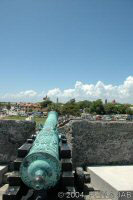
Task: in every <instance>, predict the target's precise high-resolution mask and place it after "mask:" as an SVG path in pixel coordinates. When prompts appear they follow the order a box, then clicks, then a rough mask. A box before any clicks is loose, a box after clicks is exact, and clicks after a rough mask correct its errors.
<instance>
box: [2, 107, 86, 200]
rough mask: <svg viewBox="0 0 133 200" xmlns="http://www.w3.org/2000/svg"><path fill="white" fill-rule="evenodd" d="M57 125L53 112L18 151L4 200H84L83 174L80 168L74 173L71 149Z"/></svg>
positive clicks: (56, 117) (56, 118)
mask: <svg viewBox="0 0 133 200" xmlns="http://www.w3.org/2000/svg"><path fill="white" fill-rule="evenodd" d="M57 124H58V115H57V113H56V112H54V111H52V112H50V113H49V115H48V118H47V120H46V122H45V124H44V126H43V128H42V129H41V130H40V132H39V133H38V134H37V135H32V137H31V138H29V139H28V140H27V141H26V143H24V144H23V145H22V146H21V147H20V148H19V149H18V157H17V159H16V160H15V161H14V163H13V171H12V172H11V174H10V176H9V177H8V184H9V187H8V189H7V191H6V192H5V193H4V194H3V200H53V199H68V198H69V199H84V195H83V188H84V183H85V175H84V173H83V171H82V169H80V168H77V169H76V170H75V172H74V171H73V167H72V158H71V157H72V154H71V149H70V147H69V145H68V144H67V139H66V137H65V135H61V134H59V133H58V130H57Z"/></svg>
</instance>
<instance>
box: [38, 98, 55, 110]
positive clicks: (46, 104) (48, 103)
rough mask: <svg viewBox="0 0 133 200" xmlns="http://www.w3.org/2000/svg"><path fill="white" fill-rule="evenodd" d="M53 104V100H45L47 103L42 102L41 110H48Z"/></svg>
mask: <svg viewBox="0 0 133 200" xmlns="http://www.w3.org/2000/svg"><path fill="white" fill-rule="evenodd" d="M52 103H53V102H52V101H51V100H49V99H47V100H45V101H42V102H41V103H40V105H41V108H46V107H48V106H49V105H51V104H52Z"/></svg>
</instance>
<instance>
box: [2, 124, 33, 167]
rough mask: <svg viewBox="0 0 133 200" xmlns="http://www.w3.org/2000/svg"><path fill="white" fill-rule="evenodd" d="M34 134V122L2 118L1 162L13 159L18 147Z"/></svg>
mask: <svg viewBox="0 0 133 200" xmlns="http://www.w3.org/2000/svg"><path fill="white" fill-rule="evenodd" d="M32 134H35V123H34V122H29V121H15V120H0V164H2V163H9V162H11V161H13V160H14V159H15V158H16V155H17V149H18V148H19V147H20V146H21V145H22V144H23V143H24V142H25V141H26V139H27V138H29V137H30V135H32Z"/></svg>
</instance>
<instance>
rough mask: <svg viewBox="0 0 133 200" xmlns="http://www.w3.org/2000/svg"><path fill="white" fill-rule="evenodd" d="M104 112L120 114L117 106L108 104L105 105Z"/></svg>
mask: <svg viewBox="0 0 133 200" xmlns="http://www.w3.org/2000/svg"><path fill="white" fill-rule="evenodd" d="M104 110H105V113H106V114H117V113H118V107H117V106H116V105H115V104H112V103H108V104H106V105H104Z"/></svg>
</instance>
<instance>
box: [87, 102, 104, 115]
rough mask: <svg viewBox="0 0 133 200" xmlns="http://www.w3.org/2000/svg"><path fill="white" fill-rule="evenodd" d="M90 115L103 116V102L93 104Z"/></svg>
mask: <svg viewBox="0 0 133 200" xmlns="http://www.w3.org/2000/svg"><path fill="white" fill-rule="evenodd" d="M90 113H96V114H99V115H103V114H104V113H105V110H104V106H103V102H102V100H101V99H98V100H96V101H93V102H92V104H91V106H90Z"/></svg>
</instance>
